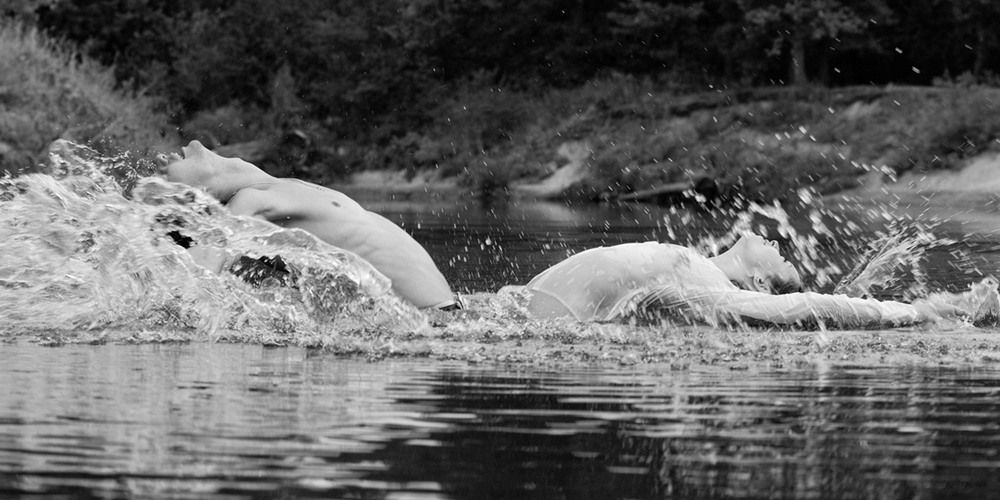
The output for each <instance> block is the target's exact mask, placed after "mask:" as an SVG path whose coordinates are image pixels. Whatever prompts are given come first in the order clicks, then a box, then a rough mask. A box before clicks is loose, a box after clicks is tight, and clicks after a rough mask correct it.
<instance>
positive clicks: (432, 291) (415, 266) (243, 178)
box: [156, 141, 462, 310]
mask: <svg viewBox="0 0 1000 500" xmlns="http://www.w3.org/2000/svg"><path fill="white" fill-rule="evenodd" d="M181 153H182V154H183V155H178V154H176V153H171V154H169V155H163V154H161V155H159V156H157V158H156V160H157V163H158V165H159V167H160V171H161V172H162V173H163V174H164V175H165V176H166V178H167V180H169V181H172V182H180V183H183V184H187V185H189V186H192V187H197V188H200V189H203V190H204V191H205V192H207V193H208V194H210V195H212V196H213V197H215V198H216V199H217V200H219V201H220V202H221V203H222V204H223V205H225V206H226V207H227V208H228V209H229V211H230V212H232V213H233V214H235V215H246V216H251V217H258V218H261V219H264V220H267V221H269V222H272V223H274V224H276V225H278V226H281V227H287V228H299V229H303V230H305V231H307V232H309V233H311V234H313V235H314V236H316V237H317V238H319V239H321V240H323V241H325V242H327V243H329V244H331V245H334V246H336V247H338V248H342V249H344V250H347V251H350V252H352V253H354V254H357V255H358V256H359V257H361V258H363V259H365V260H366V261H368V263H370V264H371V265H372V266H373V267H375V269H377V270H378V271H379V272H381V273H382V274H384V275H385V276H386V277H388V278H389V280H390V281H391V282H392V289H393V290H394V291H395V292H396V294H398V295H399V296H400V297H402V298H403V299H404V300H406V301H408V302H410V303H411V304H413V305H414V306H416V307H418V308H434V309H443V310H453V309H461V307H462V306H461V302H460V301H459V300H458V299H457V296H456V295H455V294H453V293H452V291H451V288H450V287H449V285H448V282H447V281H446V280H445V278H444V276H443V275H442V274H441V271H440V270H438V268H437V266H436V265H435V264H434V261H433V260H432V259H431V257H430V255H429V254H428V253H427V251H426V250H425V249H424V247H422V246H421V245H420V244H419V243H417V241H416V240H414V239H413V238H412V237H411V236H410V235H409V234H407V233H406V231H403V229H402V228H400V227H399V226H397V225H396V224H393V223H392V222H391V221H389V220H388V219H386V218H384V217H382V216H381V215H378V214H376V213H373V212H369V211H368V210H365V209H364V208H363V207H362V206H361V205H359V204H358V203H357V202H356V201H354V200H352V199H351V198H349V197H348V196H347V195H345V194H343V193H341V192H338V191H335V190H333V189H329V188H325V187H322V186H318V185H315V184H311V183H308V182H305V181H301V180H298V179H282V178H276V177H273V176H271V175H269V174H267V173H266V172H264V171H263V170H261V169H260V168H258V167H257V166H255V165H253V164H251V163H248V162H246V161H243V160H241V159H239V158H225V157H222V156H219V155H218V154H216V153H214V152H212V151H210V150H208V149H207V148H205V147H204V146H203V145H202V144H201V143H200V142H198V141H191V143H190V144H188V145H187V146H186V147H184V148H182V149H181ZM175 240H176V238H175ZM189 251H190V252H192V255H193V256H194V257H195V259H196V261H199V262H202V263H205V264H206V267H209V268H210V269H213V270H215V271H219V270H221V268H222V266H223V264H222V262H221V261H222V258H221V257H219V255H220V253H219V252H212V251H211V249H202V248H198V246H197V245H195V246H191V247H190V248H189ZM280 267H284V265H283V264H281V266H280Z"/></svg>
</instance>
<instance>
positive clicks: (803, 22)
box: [7, 0, 1000, 144]
mask: <svg viewBox="0 0 1000 500" xmlns="http://www.w3.org/2000/svg"><path fill="white" fill-rule="evenodd" d="M13 5H16V6H18V7H17V8H16V9H11V11H8V12H7V14H8V15H11V14H13V15H17V16H20V17H24V18H30V19H31V20H32V21H34V22H36V23H37V24H38V25H39V26H40V27H41V28H43V29H45V30H46V31H48V32H49V33H51V34H54V35H55V36H57V37H59V38H63V39H67V40H69V41H72V42H75V43H77V44H79V46H80V47H82V48H83V50H84V51H85V53H87V54H88V55H89V56H91V57H94V58H96V59H98V60H100V61H102V62H103V63H105V64H108V65H113V67H114V68H115V71H116V72H117V76H118V78H119V81H120V82H122V84H123V85H127V86H131V87H133V88H136V89H145V90H146V91H147V92H150V93H153V94H155V95H159V96H162V97H165V98H166V99H165V100H166V102H169V103H172V105H173V108H172V110H171V111H172V112H173V113H174V116H175V119H176V120H177V123H178V124H183V123H185V121H187V120H189V119H191V118H192V117H194V116H195V115H197V114H198V113H203V112H206V111H207V110H213V109H219V108H223V107H225V106H235V107H240V108H244V109H245V108H254V109H264V110H271V111H272V112H274V116H275V118H274V120H275V122H276V125H275V126H279V127H284V126H289V125H291V126H299V125H297V124H296V122H301V121H305V122H308V123H309V124H311V126H313V127H318V128H321V129H322V130H323V131H325V133H328V134H333V135H335V136H337V137H340V138H344V139H351V140H356V141H358V140H360V141H363V142H368V143H374V144H378V143H383V144H384V143H387V141H390V140H391V139H392V138H395V137H400V136H402V135H404V134H406V133H407V131H410V130H414V129H418V128H420V127H421V126H423V125H424V124H426V123H427V122H429V121H431V120H433V117H432V115H433V114H434V112H435V111H434V110H435V109H438V106H440V104H441V102H442V100H444V99H446V98H447V96H449V95H453V91H454V89H455V88H457V87H461V86H462V85H466V86H468V85H477V86H480V87H482V88H485V87H493V86H496V87H498V88H499V87H502V88H504V89H514V90H520V91H536V90H545V89H552V88H569V87H573V86H577V85H580V84H581V83H583V82H586V81H588V80H591V79H594V78H597V77H601V76H603V75H610V74H624V75H632V76H635V77H641V78H649V79H651V80H652V81H654V82H658V83H659V84H662V85H664V86H670V87H672V88H678V89H684V88H695V89H707V88H709V86H714V87H716V88H718V87H719V86H729V87H734V86H760V85H792V84H794V85H801V84H818V85H827V86H843V85H854V84H884V83H888V82H895V83H904V84H931V83H933V82H934V81H935V80H938V79H943V80H949V81H955V80H962V79H967V80H970V81H980V82H982V81H990V80H992V79H993V75H994V73H995V72H998V71H1000V58H998V57H996V56H997V55H998V52H1000V37H998V36H997V33H998V32H997V31H996V30H995V29H994V28H995V26H997V25H1000V2H995V1H993V0H854V1H850V2H848V1H840V0H784V1H780V0H779V1H774V0H701V1H693V0H617V1H610V0H517V1H513V0H511V1H505V0H380V1H371V0H339V1H330V0H285V1H274V0H17V1H15V2H14V3H13Z"/></svg>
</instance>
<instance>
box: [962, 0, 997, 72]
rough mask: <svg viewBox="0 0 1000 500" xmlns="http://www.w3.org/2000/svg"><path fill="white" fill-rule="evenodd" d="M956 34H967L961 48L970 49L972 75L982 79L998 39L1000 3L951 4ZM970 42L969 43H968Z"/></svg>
mask: <svg viewBox="0 0 1000 500" xmlns="http://www.w3.org/2000/svg"><path fill="white" fill-rule="evenodd" d="M952 12H953V13H954V16H955V24H956V25H957V26H956V28H957V30H956V31H957V32H958V33H964V34H968V39H967V40H966V41H965V43H963V46H968V47H971V48H972V50H973V52H974V54H975V56H974V59H973V62H972V68H971V71H972V74H973V75H975V76H976V77H983V76H984V73H985V72H986V70H987V63H988V62H989V61H990V58H989V56H990V53H991V51H995V50H996V49H997V44H998V41H1000V39H998V37H997V33H996V27H997V25H998V24H1000V3H998V2H997V1H996V0H955V1H954V2H953V3H952ZM970 42H971V43H970Z"/></svg>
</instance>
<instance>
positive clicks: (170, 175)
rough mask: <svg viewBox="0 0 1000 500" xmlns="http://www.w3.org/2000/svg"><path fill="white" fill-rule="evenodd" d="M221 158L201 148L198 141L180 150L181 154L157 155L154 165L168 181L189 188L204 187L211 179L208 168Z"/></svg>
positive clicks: (210, 170) (203, 147)
mask: <svg viewBox="0 0 1000 500" xmlns="http://www.w3.org/2000/svg"><path fill="white" fill-rule="evenodd" d="M182 155H183V156H182ZM222 159H223V158H222V157H221V156H219V155H217V154H215V153H213V152H211V151H209V150H208V149H207V148H205V146H202V145H201V143H200V142H198V141H191V143H190V144H188V145H187V146H185V147H183V148H181V154H180V155H179V154H177V153H170V154H169V155H164V154H161V155H157V157H156V163H157V164H158V166H159V170H160V173H161V174H163V176H164V177H166V179H167V180H168V181H171V182H180V183H182V184H187V185H189V186H195V187H204V185H205V184H206V183H207V181H208V180H209V178H210V177H211V172H212V169H211V168H209V167H210V165H211V163H212V162H214V161H218V160H222Z"/></svg>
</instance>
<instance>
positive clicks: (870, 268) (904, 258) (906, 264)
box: [834, 224, 954, 298]
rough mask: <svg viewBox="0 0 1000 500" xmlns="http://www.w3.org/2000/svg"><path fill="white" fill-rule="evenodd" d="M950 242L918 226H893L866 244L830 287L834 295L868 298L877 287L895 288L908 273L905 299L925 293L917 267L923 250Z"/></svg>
mask: <svg viewBox="0 0 1000 500" xmlns="http://www.w3.org/2000/svg"><path fill="white" fill-rule="evenodd" d="M952 243H954V241H953V240H950V239H946V238H938V237H936V236H934V234H933V233H932V232H931V231H930V230H929V229H928V228H926V227H924V226H923V225H920V224H912V225H906V226H902V225H900V224H893V225H891V226H890V228H889V231H888V233H887V234H886V235H884V236H882V237H881V238H878V239H876V240H875V241H873V242H871V243H870V244H869V248H868V252H867V253H866V254H865V255H864V256H863V257H862V258H861V260H860V261H859V262H858V264H857V265H856V266H855V267H854V269H852V270H851V272H850V273H848V274H847V275H845V276H844V277H843V278H842V279H841V280H840V282H839V283H838V284H837V286H836V288H834V293H840V294H844V295H849V296H852V297H868V296H870V295H871V294H872V291H873V290H875V289H877V288H882V289H885V288H889V287H890V286H893V285H895V284H896V283H897V282H899V280H900V279H901V277H902V276H903V275H904V274H905V273H906V272H907V271H908V272H909V273H910V274H911V275H912V277H913V280H912V284H911V285H910V286H909V288H908V289H907V290H906V291H905V293H904V295H906V296H907V297H908V298H913V297H918V296H923V295H926V294H927V293H928V289H927V280H926V274H925V273H924V271H923V270H922V268H921V262H922V261H923V259H924V257H925V255H926V254H927V251H928V250H930V249H931V248H934V247H936V246H944V245H950V244H952Z"/></svg>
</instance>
